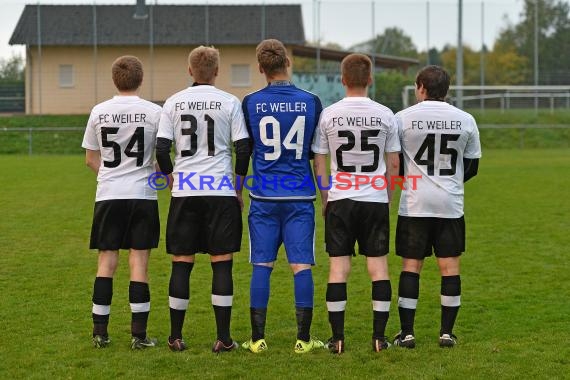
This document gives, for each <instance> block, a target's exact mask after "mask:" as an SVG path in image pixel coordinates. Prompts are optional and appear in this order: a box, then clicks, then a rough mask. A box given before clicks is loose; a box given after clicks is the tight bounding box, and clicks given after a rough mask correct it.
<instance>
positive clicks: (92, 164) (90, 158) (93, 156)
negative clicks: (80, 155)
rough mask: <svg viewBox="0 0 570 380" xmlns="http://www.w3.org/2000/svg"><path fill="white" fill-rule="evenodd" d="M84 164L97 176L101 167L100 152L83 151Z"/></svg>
mask: <svg viewBox="0 0 570 380" xmlns="http://www.w3.org/2000/svg"><path fill="white" fill-rule="evenodd" d="M85 164H86V165H87V166H88V167H89V168H90V169H91V170H93V171H94V172H95V174H99V167H100V166H101V151H99V150H91V149H85Z"/></svg>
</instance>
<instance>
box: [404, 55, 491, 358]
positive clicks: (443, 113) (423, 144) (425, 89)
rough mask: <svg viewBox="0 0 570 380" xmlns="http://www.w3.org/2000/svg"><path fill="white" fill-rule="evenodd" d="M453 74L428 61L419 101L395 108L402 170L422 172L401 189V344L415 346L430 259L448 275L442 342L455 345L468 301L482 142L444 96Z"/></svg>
mask: <svg viewBox="0 0 570 380" xmlns="http://www.w3.org/2000/svg"><path fill="white" fill-rule="evenodd" d="M449 83H450V79H449V74H448V73H447V72H446V71H445V70H443V69H442V68H441V67H437V66H427V67H425V68H424V69H422V70H421V71H420V72H419V73H418V75H417V77H416V98H417V100H418V101H419V103H418V104H416V105H414V106H412V107H409V108H407V109H405V110H403V111H400V112H398V113H397V114H396V121H397V123H398V133H399V136H400V143H401V145H402V160H403V164H402V165H401V166H402V168H403V173H401V174H406V175H416V176H420V177H421V179H420V180H419V181H418V183H417V186H416V187H414V188H412V187H407V188H406V189H404V190H403V191H402V195H401V198H400V209H399V211H398V224H397V228H396V254H397V255H398V256H401V257H402V259H403V268H402V272H401V274H400V284H399V289H398V295H399V299H398V309H399V312H400V324H401V331H400V333H399V334H398V335H397V336H396V338H395V340H394V343H395V345H397V346H402V347H407V348H413V347H415V344H416V341H415V336H414V316H415V311H416V305H417V303H418V295H419V281H420V271H421V269H422V266H423V261H424V258H426V257H428V256H431V255H432V250H433V252H434V253H435V256H436V257H437V264H438V266H439V271H440V274H441V325H440V331H439V345H440V346H442V347H453V346H454V345H455V344H456V338H455V335H453V331H452V330H453V326H454V324H455V319H456V317H457V312H458V311H459V306H460V304H461V279H460V277H459V257H460V256H461V254H462V253H463V251H465V222H464V219H463V183H464V182H467V181H468V180H469V179H470V178H472V177H473V176H475V175H476V174H477V168H478V165H479V158H480V157H481V144H480V142H479V132H478V130H477V124H476V123H475V119H473V117H472V116H471V115H470V114H468V113H467V112H464V111H462V110H460V109H458V108H455V107H453V106H452V105H450V104H447V103H446V102H445V101H444V99H445V97H446V95H447V90H448V89H449Z"/></svg>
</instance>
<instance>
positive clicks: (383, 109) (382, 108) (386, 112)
mask: <svg viewBox="0 0 570 380" xmlns="http://www.w3.org/2000/svg"><path fill="white" fill-rule="evenodd" d="M370 102H371V103H372V106H373V107H376V108H377V109H378V111H379V112H381V113H383V114H384V115H386V116H388V117H393V116H394V111H392V110H391V109H390V108H389V107H387V106H385V105H384V104H382V103H379V102H377V101H375V100H373V99H370Z"/></svg>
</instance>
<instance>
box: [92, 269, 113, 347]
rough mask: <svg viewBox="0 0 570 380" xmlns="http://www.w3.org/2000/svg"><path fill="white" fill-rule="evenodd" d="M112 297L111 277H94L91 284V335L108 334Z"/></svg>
mask: <svg viewBox="0 0 570 380" xmlns="http://www.w3.org/2000/svg"><path fill="white" fill-rule="evenodd" d="M112 298H113V278H112V277H96V278H95V283H94V284H93V298H92V300H93V309H92V317H93V336H95V335H103V336H108V333H107V325H108V324H109V314H110V312H111V300H112Z"/></svg>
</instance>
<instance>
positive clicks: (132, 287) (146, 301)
mask: <svg viewBox="0 0 570 380" xmlns="http://www.w3.org/2000/svg"><path fill="white" fill-rule="evenodd" d="M129 302H130V304H131V335H132V336H134V337H137V338H140V339H145V338H146V325H147V322H148V313H149V312H150V291H149V288H148V284H147V283H146V282H138V281H131V282H130V284H129Z"/></svg>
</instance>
